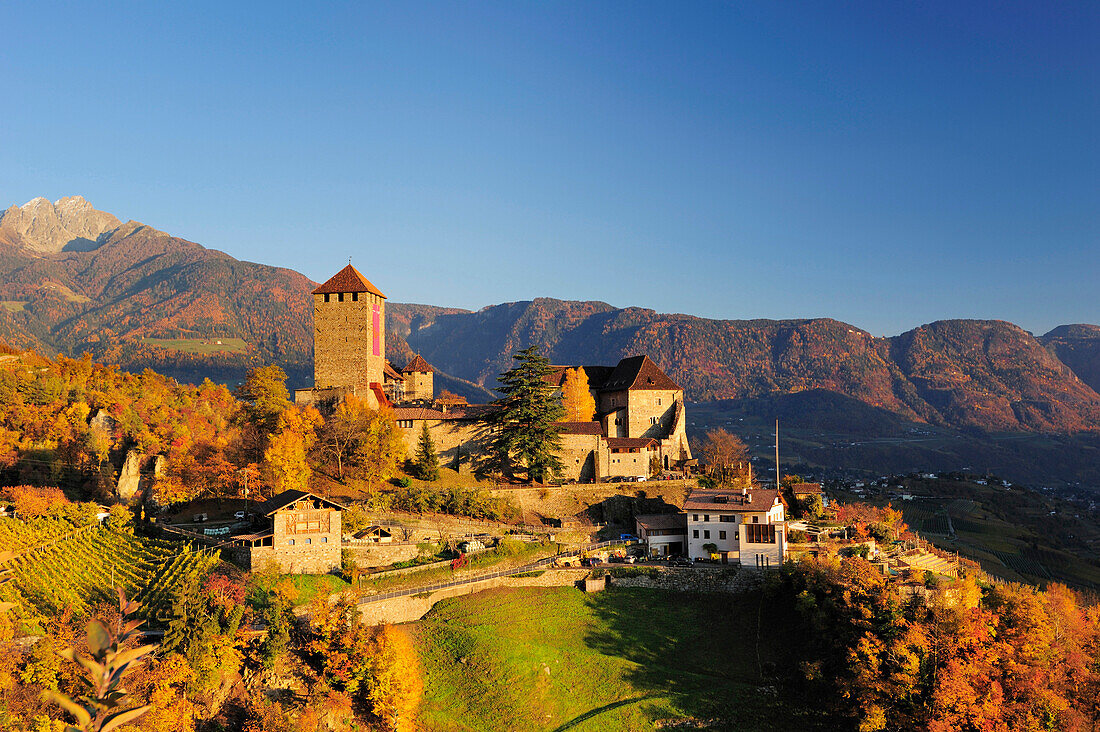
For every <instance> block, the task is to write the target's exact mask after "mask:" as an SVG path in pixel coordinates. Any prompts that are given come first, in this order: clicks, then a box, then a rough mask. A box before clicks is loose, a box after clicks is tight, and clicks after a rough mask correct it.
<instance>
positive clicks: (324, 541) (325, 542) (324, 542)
mask: <svg viewBox="0 0 1100 732" xmlns="http://www.w3.org/2000/svg"><path fill="white" fill-rule="evenodd" d="M722 533H723V534H724V533H726V532H724V531H723V532H722ZM722 538H723V539H724V538H726V537H724V536H723V537H722ZM321 543H322V544H328V537H327V536H322V537H321Z"/></svg>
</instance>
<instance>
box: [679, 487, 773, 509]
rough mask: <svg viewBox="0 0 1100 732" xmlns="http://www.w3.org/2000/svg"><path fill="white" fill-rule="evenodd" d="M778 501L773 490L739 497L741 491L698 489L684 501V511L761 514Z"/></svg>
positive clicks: (760, 489) (753, 491)
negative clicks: (756, 512)
mask: <svg viewBox="0 0 1100 732" xmlns="http://www.w3.org/2000/svg"><path fill="white" fill-rule="evenodd" d="M778 499H779V491H777V490H775V489H774V488H757V489H755V490H750V491H749V492H748V495H747V496H743V495H741V491H733V490H709V489H704V488H699V489H696V490H693V491H692V492H691V495H689V496H688V497H687V500H686V501H684V510H685V511H718V512H727V511H728V512H729V513H745V512H755V511H760V512H763V511H768V510H770V509H771V507H772V506H774V505H775V502H776V501H777V500H778Z"/></svg>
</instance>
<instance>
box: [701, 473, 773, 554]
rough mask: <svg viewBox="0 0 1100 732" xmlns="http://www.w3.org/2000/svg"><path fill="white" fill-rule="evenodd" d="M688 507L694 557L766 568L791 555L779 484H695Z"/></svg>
mask: <svg viewBox="0 0 1100 732" xmlns="http://www.w3.org/2000/svg"><path fill="white" fill-rule="evenodd" d="M684 513H685V515H686V517H687V549H688V556H689V557H691V558H692V559H711V558H717V559H719V560H720V561H721V562H722V563H723V564H740V565H741V566H742V567H749V568H760V569H765V568H768V567H778V566H780V565H781V564H783V560H784V558H785V557H786V556H787V521H786V516H785V513H784V510H783V502H782V501H781V500H780V498H779V491H777V490H775V489H763V488H760V489H755V490H754V489H744V490H715V489H703V488H700V489H696V490H693V491H692V492H691V495H689V496H688V498H687V500H686V501H685V502H684Z"/></svg>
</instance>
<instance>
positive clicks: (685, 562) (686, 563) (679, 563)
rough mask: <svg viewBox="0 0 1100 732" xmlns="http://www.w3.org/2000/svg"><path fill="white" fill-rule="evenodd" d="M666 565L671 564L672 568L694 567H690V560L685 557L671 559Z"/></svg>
mask: <svg viewBox="0 0 1100 732" xmlns="http://www.w3.org/2000/svg"><path fill="white" fill-rule="evenodd" d="M668 563H669V564H671V565H672V566H673V567H691V566H694V565H692V563H691V560H690V559H688V558H687V557H672V558H670V559H669V560H668Z"/></svg>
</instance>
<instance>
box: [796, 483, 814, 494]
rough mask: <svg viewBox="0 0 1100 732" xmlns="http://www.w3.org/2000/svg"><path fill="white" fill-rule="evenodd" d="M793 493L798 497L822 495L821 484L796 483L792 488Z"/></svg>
mask: <svg viewBox="0 0 1100 732" xmlns="http://www.w3.org/2000/svg"><path fill="white" fill-rule="evenodd" d="M791 493H793V494H795V495H796V496H804V495H808V494H811V493H821V484H820V483H795V484H794V485H792V486H791Z"/></svg>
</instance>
